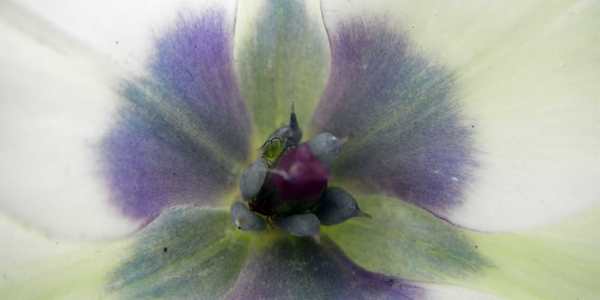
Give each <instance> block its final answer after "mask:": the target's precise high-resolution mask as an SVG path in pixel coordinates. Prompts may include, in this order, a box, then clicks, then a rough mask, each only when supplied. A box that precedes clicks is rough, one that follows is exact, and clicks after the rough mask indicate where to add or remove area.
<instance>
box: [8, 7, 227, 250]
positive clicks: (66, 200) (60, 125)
mask: <svg viewBox="0 0 600 300" xmlns="http://www.w3.org/2000/svg"><path fill="white" fill-rule="evenodd" d="M30 4H31V5H33V4H34V3H33V2H31V3H30ZM35 4H36V5H38V4H39V5H41V6H39V7H37V8H36V9H37V10H38V11H43V14H44V15H45V16H46V17H48V18H49V19H51V20H57V21H58V20H60V22H61V23H60V25H61V26H62V28H63V29H64V28H67V27H68V29H69V30H67V32H68V33H73V34H74V35H75V36H78V37H83V36H85V37H83V40H75V39H73V38H72V37H70V36H68V34H65V33H64V32H63V31H62V30H60V29H59V28H55V27H53V25H52V24H50V23H48V22H46V21H45V20H43V18H38V17H36V15H33V14H32V13H31V12H29V11H27V10H25V9H23V8H21V7H19V6H16V5H10V4H2V5H1V6H0V14H1V15H2V18H0V36H1V37H2V47H0V64H1V66H2V68H1V73H0V74H1V75H0V91H1V92H0V93H1V99H2V100H1V102H0V169H1V170H2V175H1V176H2V177H1V180H0V209H1V210H3V211H5V212H7V213H9V214H11V215H13V216H16V217H18V218H20V219H21V220H23V221H25V222H26V223H28V224H33V225H34V226H35V227H36V228H39V229H43V230H44V231H46V232H49V233H58V234H61V235H65V236H69V237H77V238H93V239H98V238H101V239H106V238H115V237H119V236H124V235H128V234H131V233H132V232H134V231H135V230H137V229H139V228H140V227H141V226H142V225H143V224H141V223H140V222H139V221H135V220H128V219H125V218H124V217H123V216H122V215H121V214H120V212H119V210H118V208H116V207H113V206H111V205H110V204H109V190H108V184H107V182H106V180H105V178H104V176H103V174H102V173H101V172H102V170H101V166H100V158H99V153H98V146H99V143H100V141H101V138H102V137H103V136H105V135H106V133H107V132H108V130H109V128H110V126H111V125H113V123H114V121H115V116H116V113H117V107H118V105H120V104H121V103H122V101H123V99H121V97H120V96H119V94H118V93H117V92H116V91H117V89H118V88H119V87H120V84H121V82H120V81H119V80H120V79H121V78H125V77H131V76H132V72H129V71H127V72H126V71H123V70H121V69H123V65H122V64H121V62H122V61H121V59H123V57H121V58H119V59H118V60H119V61H118V62H117V63H115V58H114V56H115V55H117V54H115V53H117V52H118V51H117V52H114V51H113V50H110V49H108V48H107V47H108V46H107V45H109V44H111V45H113V46H114V45H115V43H114V42H115V40H117V39H118V38H119V37H116V38H115V36H111V34H114V33H115V32H117V31H118V32H120V33H123V34H125V33H126V34H127V36H128V35H129V34H131V35H138V34H139V35H142V36H143V37H140V38H137V37H136V38H137V40H136V41H135V42H132V43H133V44H134V46H133V47H131V48H128V49H141V48H144V47H145V46H141V45H142V44H143V45H149V43H150V41H151V37H152V31H151V28H148V24H149V22H150V19H151V18H152V17H153V16H154V17H156V16H157V15H158V12H159V11H160V10H159V8H157V7H154V9H155V10H156V11H155V14H154V15H150V16H148V15H144V17H145V18H146V19H145V20H146V22H143V21H141V20H139V19H137V20H136V18H133V20H129V21H130V22H131V23H132V24H134V23H135V24H137V22H139V23H141V24H140V25H139V26H138V27H135V28H128V27H127V26H124V25H123V26H121V27H120V29H119V28H116V27H114V26H112V25H113V23H112V22H110V21H108V19H107V20H104V19H103V18H104V17H105V16H106V15H110V14H111V13H114V14H113V15H112V16H113V17H114V18H117V19H119V18H123V20H125V19H127V18H126V16H125V15H124V14H125V13H126V12H129V13H131V12H134V14H137V13H140V14H142V13H143V12H141V11H138V10H135V9H134V8H135V7H132V6H126V8H127V9H121V10H115V11H116V12H113V11H110V10H102V9H100V6H104V5H107V6H108V7H112V8H115V5H112V6H110V5H108V4H106V3H98V4H97V6H98V7H94V5H96V4H90V5H87V4H85V5H84V4H79V3H71V4H69V3H67V2H66V1H65V2H64V3H43V2H39V3H38V2H36V3H35ZM234 4H235V3H233V2H228V3H227V5H228V8H229V11H231V13H235V5H234ZM139 5H140V7H144V8H147V5H146V4H142V3H139ZM171 5H172V3H171ZM50 6H51V7H50ZM46 8H47V10H46ZM176 8H181V6H177V5H173V7H171V9H170V10H167V9H166V8H165V9H164V10H163V11H162V13H163V14H164V16H169V17H171V18H175V17H176V16H177V14H176V13H175V11H176ZM78 9H79V10H78ZM115 14H116V15H115ZM114 18H113V19H112V21H115V19H114ZM166 18H167V17H162V18H157V19H158V20H159V21H160V20H165V19H166ZM130 19H131V18H130ZM94 20H95V21H96V22H95V21H94ZM152 21H154V19H152ZM84 23H85V24H84ZM88 23H89V24H88ZM115 23H118V22H116V21H115ZM155 24H158V23H155ZM109 25H111V26H109ZM105 26H106V27H105ZM115 26H116V25H115ZM102 28H106V30H102ZM142 32H143V33H144V34H142ZM88 34H89V36H88ZM127 36H125V37H124V39H125V40H127V39H128V38H127ZM109 40H110V41H109ZM142 40H143V41H144V42H142ZM86 43H88V44H87V45H86ZM90 44H91V46H92V47H94V49H91V48H90V47H89V46H90ZM119 45H121V42H120V43H119ZM138 46H139V47H138ZM98 51H100V52H102V51H105V52H106V53H109V54H108V56H109V57H105V56H101V55H99V54H98ZM111 51H113V52H111ZM115 51H116V50H115ZM132 51H133V50H132ZM111 53H112V54H111ZM127 53H132V54H131V55H134V54H135V55H139V52H136V53H134V52H127ZM138 57H139V56H138ZM141 58H142V60H141V61H143V59H145V58H146V56H141ZM140 66H141V65H140ZM127 68H128V69H129V67H127ZM137 71H138V70H136V69H135V68H134V69H133V73H136V72H137Z"/></svg>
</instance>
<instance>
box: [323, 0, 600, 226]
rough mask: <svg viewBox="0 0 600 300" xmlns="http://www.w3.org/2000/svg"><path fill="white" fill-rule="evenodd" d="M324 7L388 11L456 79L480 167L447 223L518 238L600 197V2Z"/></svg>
mask: <svg viewBox="0 0 600 300" xmlns="http://www.w3.org/2000/svg"><path fill="white" fill-rule="evenodd" d="M322 8H323V10H324V14H326V15H327V18H326V23H327V22H331V23H333V24H335V22H337V20H344V19H347V18H354V17H364V16H383V15H387V16H388V19H389V20H390V24H393V25H394V26H396V25H397V26H398V28H399V30H401V31H404V32H405V33H406V34H407V36H408V37H409V38H410V39H411V41H412V42H414V43H415V44H416V46H417V48H418V49H421V50H422V51H423V54H424V55H426V56H427V57H429V58H430V59H431V60H432V61H435V62H438V63H440V64H442V65H444V66H446V67H447V68H448V69H449V70H450V71H451V72H453V73H454V74H455V75H456V90H457V98H458V99H459V100H460V102H461V104H462V105H463V112H464V114H465V116H467V118H466V119H464V124H465V125H468V127H470V128H472V131H473V136H474V139H475V145H474V147H475V149H476V150H477V153H476V154H475V156H476V159H477V160H478V161H479V166H478V169H477V170H475V171H474V174H473V177H474V178H473V182H472V183H471V184H470V186H469V188H468V190H467V191H466V193H465V196H464V199H463V202H464V205H462V206H461V207H459V208H458V209H455V210H451V211H449V212H447V213H446V214H441V216H442V217H444V218H446V219H448V220H449V221H451V222H452V223H455V224H457V225H459V226H463V227H466V228H472V229H478V230H482V231H507V230H517V229H523V228H529V227H535V226H539V225H542V224H545V223H548V222H555V221H558V220H560V219H563V218H565V217H568V216H571V215H573V214H575V213H577V212H580V211H582V210H585V209H586V208H589V207H590V206H591V205H593V204H594V203H597V202H598V201H600V185H598V184H597V178H600V151H598V149H600V86H599V85H598V84H597V83H598V82H600V71H599V70H600V52H599V51H597V47H598V44H599V43H600V32H599V31H600V27H598V26H597V24H598V23H597V15H598V12H599V10H600V5H599V4H598V2H594V1H582V2H577V3H575V4H571V3H553V4H548V3H546V2H533V1H526V2H524V3H519V4H518V6H517V5H516V4H515V3H514V2H508V1H507V2H503V1H494V2H493V3H487V2H486V3H481V2H470V1H460V2H457V1H453V2H451V3H450V2H439V3H429V1H425V2H396V1H376V2H371V1H370V2H369V3H368V4H357V3H354V2H353V3H349V2H345V1H329V0H328V1H325V2H324V4H323V5H322ZM328 26H331V25H328ZM471 126H472V127H471ZM459 180H460V179H459Z"/></svg>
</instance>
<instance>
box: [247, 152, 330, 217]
mask: <svg viewBox="0 0 600 300" xmlns="http://www.w3.org/2000/svg"><path fill="white" fill-rule="evenodd" d="M330 179H331V173H330V172H329V170H328V169H327V167H326V166H325V165H324V164H323V163H322V162H320V161H319V160H318V159H317V158H316V157H315V156H314V154H313V153H312V151H311V150H310V147H309V146H308V145H306V144H300V145H299V146H297V147H295V148H291V149H290V150H288V151H287V152H285V153H284V154H283V156H282V157H281V158H280V159H279V161H278V162H277V166H276V167H275V171H274V172H272V173H269V174H268V175H267V178H266V179H265V183H264V185H263V187H262V189H261V190H260V192H259V193H258V195H256V197H255V198H254V200H252V202H250V207H251V208H252V209H253V210H254V211H255V212H258V213H260V214H263V215H266V216H284V215H290V214H294V213H300V212H303V211H306V210H309V209H311V208H313V207H314V206H315V205H316V204H318V203H319V201H320V200H321V198H322V196H323V193H324V192H325V189H327V182H328V181H329V180H330Z"/></svg>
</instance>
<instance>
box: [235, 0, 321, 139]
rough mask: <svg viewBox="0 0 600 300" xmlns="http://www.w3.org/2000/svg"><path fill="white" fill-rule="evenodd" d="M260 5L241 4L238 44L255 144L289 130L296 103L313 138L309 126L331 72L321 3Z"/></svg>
mask: <svg viewBox="0 0 600 300" xmlns="http://www.w3.org/2000/svg"><path fill="white" fill-rule="evenodd" d="M257 2H258V1H241V2H240V3H239V7H238V19H237V20H236V22H237V25H236V41H235V43H236V46H235V58H236V62H237V69H238V74H239V79H240V86H241V88H242V93H243V95H244V98H245V99H246V104H247V106H248V108H249V110H250V112H251V115H252V119H253V121H254V124H255V126H256V129H257V133H258V136H257V137H256V138H257V139H258V140H256V141H255V144H257V145H258V146H259V147H260V145H261V144H262V143H264V139H266V138H267V137H268V136H269V135H270V134H271V133H272V132H273V131H275V130H276V129H277V128H279V127H280V126H282V125H287V123H288V122H289V116H290V108H291V103H292V102H291V101H292V100H293V101H294V102H295V107H296V114H297V117H298V121H299V123H300V126H301V127H303V130H304V133H305V138H309V137H310V133H308V128H306V126H307V125H308V121H309V120H310V118H311V116H312V112H313V110H314V108H315V107H316V106H317V104H318V102H319V100H320V99H321V94H322V92H323V89H324V88H325V85H326V83H327V79H328V77H329V68H330V66H329V65H330V57H329V43H328V40H327V35H326V33H325V28H324V26H323V23H322V20H321V14H320V10H319V3H318V1H307V2H306V3H303V2H296V1H273V0H267V1H264V3H260V4H258V5H257ZM253 11H254V12H255V11H258V16H253V15H252V12H253ZM256 19H258V20H259V21H258V22H255V20H256ZM307 133H308V134H307Z"/></svg>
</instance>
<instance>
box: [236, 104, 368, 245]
mask: <svg viewBox="0 0 600 300" xmlns="http://www.w3.org/2000/svg"><path fill="white" fill-rule="evenodd" d="M350 138H351V137H350V136H348V137H345V138H341V139H340V138H337V137H335V136H334V135H333V134H330V133H321V134H319V135H317V136H315V137H313V138H312V139H310V140H308V141H307V142H305V143H300V140H302V130H301V129H300V126H299V124H298V120H297V118H296V113H295V111H294V104H293V103H292V111H291V114H290V124H289V125H288V126H283V127H281V128H279V129H277V130H275V132H273V134H271V136H269V138H268V139H267V141H266V142H265V143H264V144H263V146H262V147H261V148H260V150H262V154H261V157H260V158H258V159H257V160H255V161H253V162H252V163H251V164H250V165H249V166H248V167H247V168H246V170H244V173H243V174H242V178H241V179H240V183H239V186H240V191H241V194H242V197H243V198H244V200H245V201H246V202H247V205H246V204H244V203H242V202H236V203H234V204H233V205H232V206H231V209H230V217H231V221H232V222H233V224H234V225H235V226H236V227H237V228H238V229H240V230H251V231H262V230H265V229H266V228H267V226H266V224H265V218H266V222H268V223H269V224H270V225H271V222H270V221H271V220H272V221H274V223H275V226H276V227H277V228H279V229H281V230H284V231H287V232H289V233H291V234H292V235H295V236H299V237H315V236H318V234H319V231H320V225H335V224H339V223H342V222H344V221H346V220H348V219H350V218H352V217H369V218H370V216H369V215H368V214H365V213H363V212H362V211H361V210H360V209H359V208H358V204H357V203H356V200H355V199H354V197H352V196H351V195H350V194H349V193H347V192H346V191H344V190H343V189H341V188H338V187H328V186H327V185H328V184H327V183H328V181H329V180H330V179H331V168H332V167H333V164H334V162H335V160H336V159H337V157H338V156H339V155H340V153H341V149H342V146H343V145H344V144H345V143H346V142H348V141H349V140H350ZM271 226H272V225H271Z"/></svg>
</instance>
